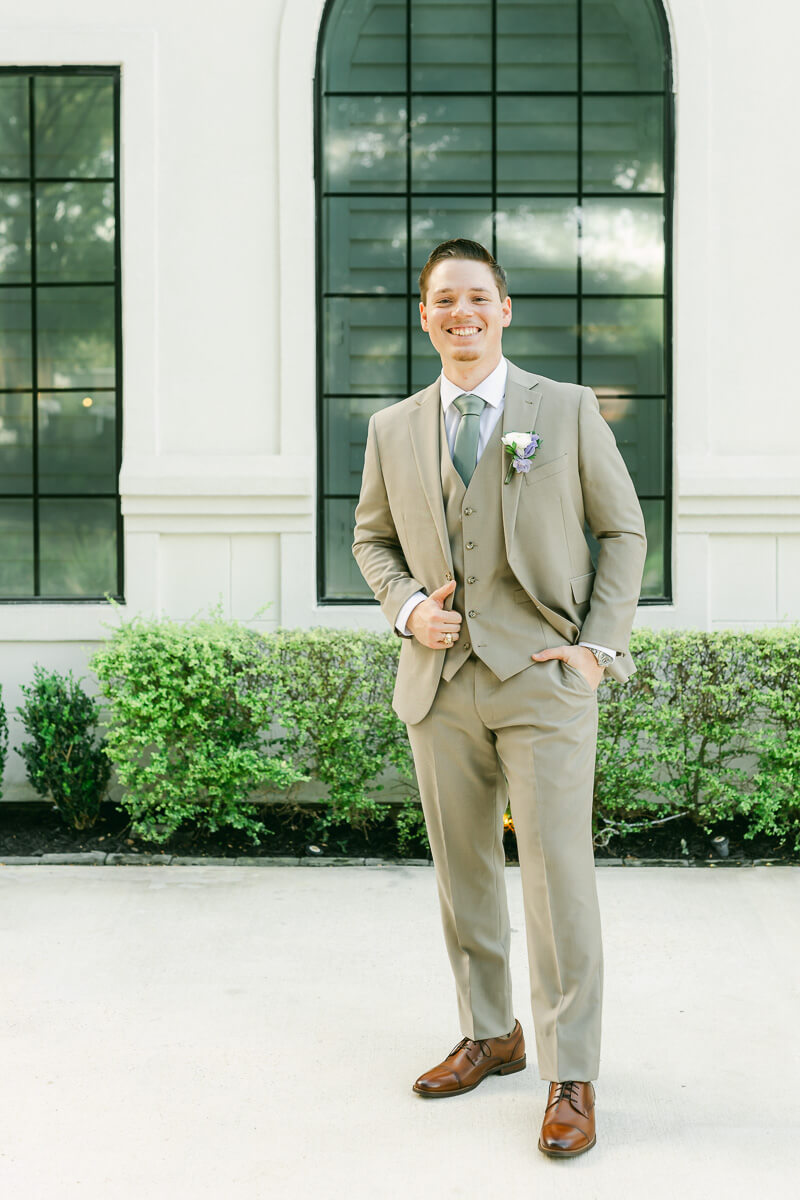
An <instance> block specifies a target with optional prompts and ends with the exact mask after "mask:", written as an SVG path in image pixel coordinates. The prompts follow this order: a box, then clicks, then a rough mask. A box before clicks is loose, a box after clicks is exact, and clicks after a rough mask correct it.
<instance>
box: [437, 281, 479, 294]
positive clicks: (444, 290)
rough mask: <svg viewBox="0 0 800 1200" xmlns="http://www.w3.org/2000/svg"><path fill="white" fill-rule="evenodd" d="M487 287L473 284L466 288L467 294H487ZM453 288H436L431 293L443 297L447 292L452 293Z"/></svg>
mask: <svg viewBox="0 0 800 1200" xmlns="http://www.w3.org/2000/svg"><path fill="white" fill-rule="evenodd" d="M488 290H489V289H488V287H483V285H482V284H477V283H476V284H475V286H474V287H469V288H467V291H468V292H488ZM454 291H455V288H436V290H435V291H434V292H433V293H432V294H433V295H434V296H444V295H446V294H447V292H454Z"/></svg>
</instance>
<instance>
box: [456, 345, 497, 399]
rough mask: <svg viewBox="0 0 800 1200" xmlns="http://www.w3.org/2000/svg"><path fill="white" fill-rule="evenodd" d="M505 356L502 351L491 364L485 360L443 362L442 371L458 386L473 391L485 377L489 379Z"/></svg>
mask: <svg viewBox="0 0 800 1200" xmlns="http://www.w3.org/2000/svg"><path fill="white" fill-rule="evenodd" d="M502 357H503V353H502V351H500V353H499V354H498V355H497V358H496V359H495V361H494V362H493V363H491V365H489V366H487V365H486V363H485V362H472V363H460V362H448V363H446V362H444V361H443V362H442V371H443V372H444V374H445V375H446V376H447V378H448V379H449V380H450V382H451V383H454V384H456V386H457V387H460V388H463V389H464V391H465V392H470V391H472V389H473V388H475V387H477V386H478V384H480V383H483V381H484V379H488V377H489V376H490V375H491V373H492V371H494V370H496V369H497V367H498V366H499V364H500V361H501V359H502Z"/></svg>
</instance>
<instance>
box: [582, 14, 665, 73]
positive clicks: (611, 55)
mask: <svg viewBox="0 0 800 1200" xmlns="http://www.w3.org/2000/svg"><path fill="white" fill-rule="evenodd" d="M582 3H583V86H584V87H585V88H586V89H587V90H589V91H595V92H597V91H604V92H607V91H625V92H636V91H653V90H655V91H658V90H659V89H661V88H663V87H664V58H665V54H664V48H663V39H662V34H661V27H660V23H659V20H658V17H657V15H656V10H655V3H654V2H653V0H582Z"/></svg>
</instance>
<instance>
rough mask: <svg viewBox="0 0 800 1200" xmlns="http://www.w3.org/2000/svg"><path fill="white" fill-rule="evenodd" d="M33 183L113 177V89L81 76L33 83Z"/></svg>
mask: <svg viewBox="0 0 800 1200" xmlns="http://www.w3.org/2000/svg"><path fill="white" fill-rule="evenodd" d="M33 94H34V112H35V114H36V129H35V148H36V175H37V178H39V179H42V178H52V177H53V176H63V175H70V176H81V177H82V178H87V177H89V178H91V177H92V176H95V175H106V176H108V175H113V174H114V84H113V82H112V80H111V79H108V78H92V77H91V76H86V75H77V76H76V75H38V76H37V77H36V78H35V80H34V85H33Z"/></svg>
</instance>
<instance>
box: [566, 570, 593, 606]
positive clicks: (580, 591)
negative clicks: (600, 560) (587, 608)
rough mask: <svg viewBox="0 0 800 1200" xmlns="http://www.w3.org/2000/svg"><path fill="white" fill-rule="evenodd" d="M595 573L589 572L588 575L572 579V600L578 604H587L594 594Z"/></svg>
mask: <svg viewBox="0 0 800 1200" xmlns="http://www.w3.org/2000/svg"><path fill="white" fill-rule="evenodd" d="M594 576H595V572H594V571H589V572H588V573H587V574H586V575H576V576H575V578H574V579H570V581H569V583H570V587H571V588H572V599H573V600H574V601H575V603H576V604H585V603H586V601H587V600H588V599H589V597H590V596H591V594H592V588H593V587H594Z"/></svg>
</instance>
